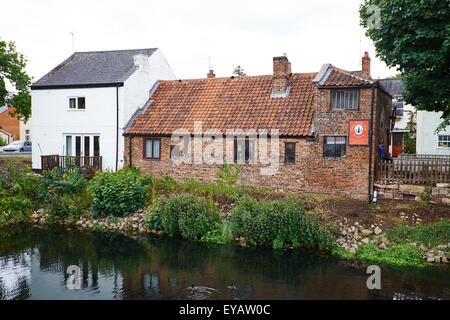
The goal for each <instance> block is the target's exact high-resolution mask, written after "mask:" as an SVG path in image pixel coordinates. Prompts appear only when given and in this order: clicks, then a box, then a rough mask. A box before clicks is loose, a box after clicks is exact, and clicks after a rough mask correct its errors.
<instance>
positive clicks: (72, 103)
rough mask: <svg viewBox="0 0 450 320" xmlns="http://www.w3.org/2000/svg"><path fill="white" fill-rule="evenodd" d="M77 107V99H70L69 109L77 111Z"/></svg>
mask: <svg viewBox="0 0 450 320" xmlns="http://www.w3.org/2000/svg"><path fill="white" fill-rule="evenodd" d="M76 107H77V106H76V99H75V98H70V99H69V109H75V108H76Z"/></svg>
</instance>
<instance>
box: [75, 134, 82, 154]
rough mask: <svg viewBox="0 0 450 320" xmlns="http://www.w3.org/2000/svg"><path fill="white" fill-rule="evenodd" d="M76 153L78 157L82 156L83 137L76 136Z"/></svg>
mask: <svg viewBox="0 0 450 320" xmlns="http://www.w3.org/2000/svg"><path fill="white" fill-rule="evenodd" d="M75 155H76V156H77V157H80V156H81V137H80V136H76V137H75Z"/></svg>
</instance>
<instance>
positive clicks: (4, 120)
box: [0, 107, 20, 140]
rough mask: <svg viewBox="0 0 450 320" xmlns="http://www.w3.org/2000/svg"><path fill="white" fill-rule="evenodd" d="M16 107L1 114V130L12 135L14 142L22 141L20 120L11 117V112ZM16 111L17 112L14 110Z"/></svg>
mask: <svg viewBox="0 0 450 320" xmlns="http://www.w3.org/2000/svg"><path fill="white" fill-rule="evenodd" d="M13 110H14V107H10V108H9V109H8V110H6V111H4V112H2V113H0V129H2V130H3V131H6V132H8V133H10V134H11V135H12V136H13V139H14V140H19V139H20V122H19V119H17V118H15V117H11V115H10V114H9V112H12V111H13ZM14 111H15V110H14Z"/></svg>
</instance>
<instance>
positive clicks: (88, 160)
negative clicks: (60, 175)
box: [41, 154, 102, 176]
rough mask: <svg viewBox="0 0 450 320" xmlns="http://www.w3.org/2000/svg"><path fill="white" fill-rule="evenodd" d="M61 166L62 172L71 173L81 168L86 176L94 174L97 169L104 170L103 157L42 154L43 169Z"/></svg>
mask: <svg viewBox="0 0 450 320" xmlns="http://www.w3.org/2000/svg"><path fill="white" fill-rule="evenodd" d="M54 168H60V170H61V172H65V173H70V172H73V171H74V169H75V168H76V169H78V170H80V172H82V173H84V174H85V175H86V176H94V174H95V172H96V171H102V157H84V156H81V157H76V156H60V155H57V154H54V155H46V156H41V169H42V171H45V170H52V169H54Z"/></svg>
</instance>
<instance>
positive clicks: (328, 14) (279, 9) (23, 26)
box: [0, 0, 396, 80]
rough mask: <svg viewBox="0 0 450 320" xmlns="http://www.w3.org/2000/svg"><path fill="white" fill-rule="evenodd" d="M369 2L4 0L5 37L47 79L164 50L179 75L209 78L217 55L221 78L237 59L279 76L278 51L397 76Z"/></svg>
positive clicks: (0, 23)
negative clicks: (116, 55)
mask: <svg viewBox="0 0 450 320" xmlns="http://www.w3.org/2000/svg"><path fill="white" fill-rule="evenodd" d="M361 2H362V0H339V1H337V0H309V1H303V0H301V1H299V0H293V1H280V0H278V1H275V0H271V1H265V0H257V1H248V0H239V1H234V0H226V1H225V0H221V1H215V0H209V1H200V0H198V1H197V0H189V1H181V0H180V1H178V0H177V1H175V0H158V1H155V0H146V1H137V0H127V1H124V0H120V1H116V0H88V1H85V0H76V1H75V0H73V1H63V0H2V3H1V10H0V37H1V39H2V40H7V41H10V40H13V41H15V42H16V45H17V49H18V50H19V51H20V52H21V53H23V54H24V55H25V56H26V57H27V59H28V66H27V71H28V73H29V74H30V75H31V76H32V77H33V78H34V80H38V79H39V78H40V77H42V76H43V75H44V74H45V73H47V72H48V71H50V70H51V69H52V68H54V67H55V66H56V65H58V64H59V63H61V62H62V61H63V60H64V59H66V58H67V57H68V56H69V55H70V54H71V53H72V35H71V32H73V33H74V48H75V51H96V50H115V49H138V48H155V47H157V48H160V49H161V50H162V53H163V55H164V56H165V57H166V59H167V61H168V63H169V64H170V66H171V67H172V70H173V72H174V73H175V75H176V76H177V77H178V78H179V79H189V78H203V77H205V76H206V73H207V72H208V65H209V59H208V57H211V64H212V67H213V69H214V71H215V73H216V75H217V76H231V74H232V71H233V69H234V67H235V66H236V65H241V66H242V67H243V68H244V70H245V72H246V73H247V74H248V75H262V74H271V73H272V57H274V56H277V55H282V54H283V53H287V55H288V58H289V60H290V61H291V63H292V71H293V72H295V73H301V72H317V71H319V69H320V67H321V66H322V64H323V63H332V64H333V65H335V66H337V67H340V68H343V69H347V70H351V71H353V70H360V69H361V55H362V54H363V53H364V51H368V52H369V55H370V57H371V58H372V77H373V78H383V77H388V76H392V75H394V74H396V71H395V70H394V69H391V70H389V69H388V68H387V67H386V65H385V64H384V63H383V62H381V61H380V60H379V59H377V58H376V57H375V51H374V47H373V45H372V42H371V40H370V39H368V38H367V37H365V35H364V29H363V28H361V27H360V26H359V14H358V8H359V5H360V3H361Z"/></svg>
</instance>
